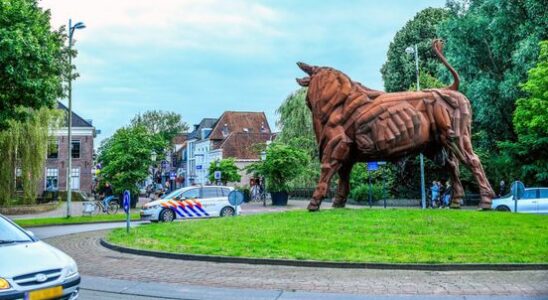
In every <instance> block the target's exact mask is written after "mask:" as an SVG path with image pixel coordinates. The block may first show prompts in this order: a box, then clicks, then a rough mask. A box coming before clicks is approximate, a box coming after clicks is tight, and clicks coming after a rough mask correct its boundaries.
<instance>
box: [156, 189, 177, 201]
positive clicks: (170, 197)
mask: <svg viewBox="0 0 548 300" xmlns="http://www.w3.org/2000/svg"><path fill="white" fill-rule="evenodd" d="M181 193H182V191H181V190H176V191H173V192H171V193H169V194H165V195H163V196H162V197H160V198H161V199H173V198H175V197H177V196H179V194H181Z"/></svg>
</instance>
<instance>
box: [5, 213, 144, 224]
mask: <svg viewBox="0 0 548 300" xmlns="http://www.w3.org/2000/svg"><path fill="white" fill-rule="evenodd" d="M130 218H131V219H132V220H139V219H140V215H139V213H132V214H131V215H130ZM125 220H126V215H125V214H116V215H106V214H100V215H97V216H92V217H90V216H73V217H70V218H66V217H58V218H36V219H20V220H13V221H14V222H15V223H17V224H18V225H19V226H21V227H34V226H46V225H63V224H74V223H100V222H112V221H125Z"/></svg>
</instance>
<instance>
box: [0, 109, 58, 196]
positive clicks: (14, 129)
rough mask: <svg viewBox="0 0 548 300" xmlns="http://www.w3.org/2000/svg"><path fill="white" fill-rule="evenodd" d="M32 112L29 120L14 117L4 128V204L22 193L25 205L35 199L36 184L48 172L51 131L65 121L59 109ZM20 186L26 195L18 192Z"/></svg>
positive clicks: (0, 192) (0, 148)
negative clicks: (48, 146)
mask: <svg viewBox="0 0 548 300" xmlns="http://www.w3.org/2000/svg"><path fill="white" fill-rule="evenodd" d="M28 114H29V115H31V117H30V118H29V119H28V120H25V121H14V120H12V121H10V122H9V126H8V129H6V130H4V131H0V157H2V159H0V205H9V204H10V203H9V202H10V200H11V199H15V198H16V197H19V196H22V197H21V199H20V200H22V201H20V202H22V203H23V204H32V203H34V202H35V200H36V191H37V189H36V187H37V186H38V185H39V184H41V182H42V179H43V175H44V168H45V162H46V152H47V145H48V137H49V135H48V134H49V132H50V131H49V130H50V129H53V128H56V127H58V126H59V123H60V120H61V113H60V112H59V111H57V110H52V109H47V108H42V109H40V110H38V111H34V110H33V111H32V112H28ZM16 169H19V170H20V171H19V172H16ZM16 173H20V174H19V175H20V176H14V175H16ZM16 182H17V184H16ZM17 185H19V186H20V187H21V189H22V194H19V195H17V192H18V191H17Z"/></svg>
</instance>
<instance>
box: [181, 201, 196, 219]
mask: <svg viewBox="0 0 548 300" xmlns="http://www.w3.org/2000/svg"><path fill="white" fill-rule="evenodd" d="M178 205H179V208H180V209H181V210H182V211H183V212H184V213H185V214H186V215H187V216H189V217H193V216H192V214H191V213H189V212H188V211H187V210H186V209H185V204H184V203H182V202H179V203H178Z"/></svg>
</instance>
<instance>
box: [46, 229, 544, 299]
mask: <svg viewBox="0 0 548 300" xmlns="http://www.w3.org/2000/svg"><path fill="white" fill-rule="evenodd" d="M105 233H106V231H95V232H86V233H79V234H76V235H66V236H60V237H55V238H51V239H46V241H47V242H48V243H50V244H52V245H54V246H55V247H58V248H59V249H61V250H63V251H65V252H66V253H68V254H69V255H71V256H72V257H73V258H74V259H75V260H76V261H77V263H78V266H79V268H80V272H81V273H82V274H84V275H91V276H100V277H108V278H116V279H125V280H135V281H144V282H161V283H180V284H190V285H201V286H212V287H227V288H230V287H234V288H254V289H272V290H274V289H275V290H285V291H304V292H330V293H356V294H368V295H529V296H548V271H505V272H496V271H446V272H434V271H409V270H401V271H400V270H368V269H331V268H306V267H288V266H266V265H246V264H228V263H226V264H225V263H211V262H197V261H182V260H172V259H163V258H156V257H146V256H138V255H132V254H124V253H119V252H115V251H112V250H108V249H106V248H104V247H102V246H101V245H100V244H99V238H100V237H102V236H104V234H105Z"/></svg>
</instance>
